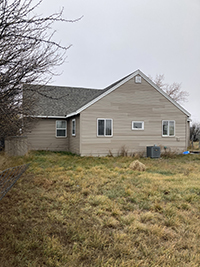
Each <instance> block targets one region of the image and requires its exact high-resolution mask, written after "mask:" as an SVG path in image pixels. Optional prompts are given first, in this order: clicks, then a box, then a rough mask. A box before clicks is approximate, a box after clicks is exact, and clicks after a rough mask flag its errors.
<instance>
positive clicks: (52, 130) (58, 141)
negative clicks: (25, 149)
mask: <svg viewBox="0 0 200 267" xmlns="http://www.w3.org/2000/svg"><path fill="white" fill-rule="evenodd" d="M57 120H59V119H57ZM26 135H27V137H28V145H29V149H30V150H52V151H68V137H56V119H37V121H36V122H35V123H34V127H33V129H32V130H30V131H28V132H27V133H26Z"/></svg>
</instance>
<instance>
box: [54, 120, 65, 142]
mask: <svg viewBox="0 0 200 267" xmlns="http://www.w3.org/2000/svg"><path fill="white" fill-rule="evenodd" d="M57 121H64V122H65V125H66V127H65V128H57ZM57 130H65V136H57ZM55 135H56V138H66V137H67V121H66V120H56V133H55Z"/></svg>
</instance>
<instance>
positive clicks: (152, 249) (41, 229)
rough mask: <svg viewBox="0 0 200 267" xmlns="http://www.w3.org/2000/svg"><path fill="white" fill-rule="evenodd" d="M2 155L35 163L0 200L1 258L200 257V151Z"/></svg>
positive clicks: (133, 260) (143, 262) (89, 261)
mask: <svg viewBox="0 0 200 267" xmlns="http://www.w3.org/2000/svg"><path fill="white" fill-rule="evenodd" d="M1 157H2V158H1V162H3V164H2V165H1V166H2V167H1V168H2V169H3V168H4V167H5V166H6V168H8V167H12V166H16V165H20V164H24V163H28V162H31V165H30V167H29V169H28V171H27V173H26V174H25V175H23V177H22V178H20V179H19V180H18V182H17V183H16V185H15V186H14V187H13V188H12V189H11V190H10V191H9V192H8V193H7V195H6V196H5V197H4V198H3V199H2V201H1V202H0V225H1V228H0V266H2V267H8V266H9V267H10V266H12V267H15V266H16V267H18V266H20V267H23V266H24V267H25V266H31V267H39V266H48V267H51V266H52V267H54V266H57V267H61V266H70V267H77V266H99V267H104V266H110V267H111V266H122V267H123V266H126V267H132V266H199V265H200V249H199V248H200V227H199V211H200V204H199V203H200V184H199V177H200V176H199V175H200V166H199V164H198V162H199V160H200V156H199V155H187V156H186V157H185V156H176V157H174V158H170V157H166V158H161V159H156V160H154V159H149V158H141V159H140V161H141V162H142V163H143V164H145V166H146V167H147V171H145V172H139V171H134V170H130V169H129V165H130V163H131V162H132V160H133V158H131V157H126V158H124V157H118V158H113V157H104V158H92V157H79V156H76V155H69V154H67V153H53V152H34V153H30V154H29V155H28V156H25V157H15V158H9V159H6V160H5V158H3V155H2V156H1ZM186 174H187V175H186Z"/></svg>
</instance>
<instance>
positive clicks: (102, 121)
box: [98, 120, 104, 135]
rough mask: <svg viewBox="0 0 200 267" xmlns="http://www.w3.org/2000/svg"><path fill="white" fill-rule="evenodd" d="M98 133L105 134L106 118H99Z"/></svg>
mask: <svg viewBox="0 0 200 267" xmlns="http://www.w3.org/2000/svg"><path fill="white" fill-rule="evenodd" d="M98 135H104V120H98Z"/></svg>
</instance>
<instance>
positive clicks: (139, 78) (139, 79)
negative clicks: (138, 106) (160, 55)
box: [135, 75, 142, 83]
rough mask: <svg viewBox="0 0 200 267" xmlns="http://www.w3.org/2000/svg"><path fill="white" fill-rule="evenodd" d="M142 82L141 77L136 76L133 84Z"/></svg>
mask: <svg viewBox="0 0 200 267" xmlns="http://www.w3.org/2000/svg"><path fill="white" fill-rule="evenodd" d="M141 82H142V77H141V76H139V75H137V76H135V83H141Z"/></svg>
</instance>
